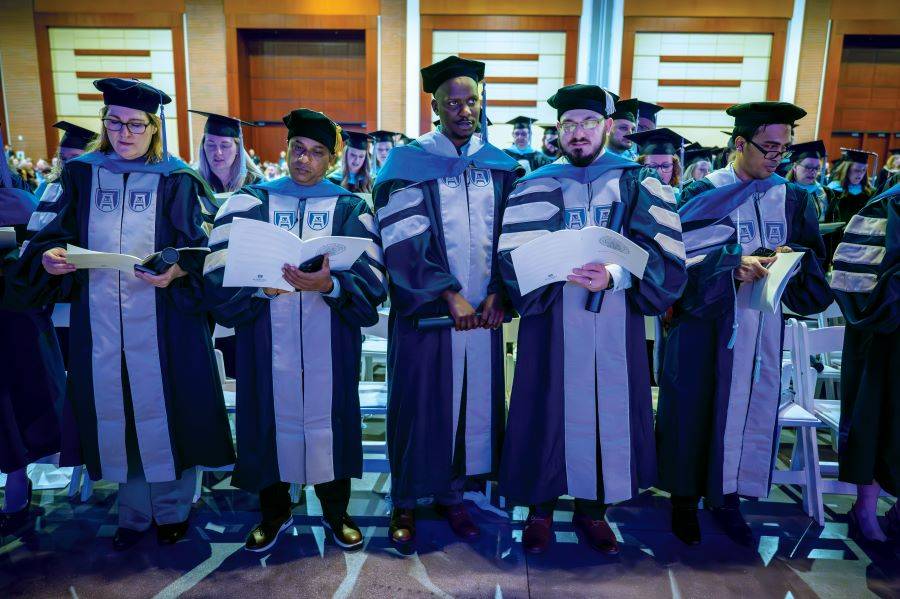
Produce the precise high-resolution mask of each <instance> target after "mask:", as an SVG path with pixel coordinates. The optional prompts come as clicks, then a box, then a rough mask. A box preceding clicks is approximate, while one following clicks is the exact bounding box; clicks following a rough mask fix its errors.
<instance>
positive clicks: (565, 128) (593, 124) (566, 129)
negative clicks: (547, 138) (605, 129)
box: [559, 119, 600, 133]
mask: <svg viewBox="0 0 900 599" xmlns="http://www.w3.org/2000/svg"><path fill="white" fill-rule="evenodd" d="M599 126H600V119H585V120H583V121H581V122H580V123H575V122H573V121H566V122H564V123H560V124H559V128H560V130H561V131H562V132H563V133H575V131H576V130H577V129H578V127H581V128H582V129H584V130H585V131H590V130H592V129H596V128H597V127H599Z"/></svg>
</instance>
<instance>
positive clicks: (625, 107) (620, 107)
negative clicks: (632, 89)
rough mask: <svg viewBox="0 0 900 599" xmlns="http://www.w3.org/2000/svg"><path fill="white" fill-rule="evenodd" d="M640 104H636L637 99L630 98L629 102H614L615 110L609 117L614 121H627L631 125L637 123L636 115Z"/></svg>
mask: <svg viewBox="0 0 900 599" xmlns="http://www.w3.org/2000/svg"><path fill="white" fill-rule="evenodd" d="M639 104H640V102H638V99H637V98H631V99H629V100H618V101H616V110H615V112H613V113H612V114H611V115H609V117H610V118H612V119H616V120H620V119H622V120H628V121H631V122H632V123H636V122H637V115H638V107H639Z"/></svg>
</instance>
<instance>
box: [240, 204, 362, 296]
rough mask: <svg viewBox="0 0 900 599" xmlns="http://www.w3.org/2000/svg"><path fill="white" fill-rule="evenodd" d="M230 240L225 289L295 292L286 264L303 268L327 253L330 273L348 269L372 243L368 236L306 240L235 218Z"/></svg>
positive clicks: (278, 228)
mask: <svg viewBox="0 0 900 599" xmlns="http://www.w3.org/2000/svg"><path fill="white" fill-rule="evenodd" d="M231 223H232V224H231V233H230V235H229V238H228V259H227V260H226V262H225V275H224V277H223V279H222V286H223V287H274V288H275V289H283V290H284V291H294V288H293V286H292V285H291V284H290V283H288V282H287V281H285V280H284V277H283V276H282V275H281V267H282V266H283V265H284V264H294V265H300V264H302V263H304V262H306V261H307V260H309V259H310V258H315V257H316V256H319V255H321V254H328V262H329V264H330V268H331V270H335V271H337V270H347V269H348V268H350V267H351V266H353V263H354V262H356V260H357V259H358V258H359V257H360V256H361V255H362V253H363V252H365V251H366V248H367V247H369V245H370V244H372V240H371V239H366V238H365V237H338V236H326V237H316V238H313V239H309V240H307V241H303V240H302V239H300V238H299V237H297V236H296V235H294V234H293V233H291V232H290V231H288V230H287V229H283V228H281V227H278V226H275V225H273V224H271V223H267V222H263V221H259V220H253V219H250V218H240V217H235V218H234V220H232V221H231Z"/></svg>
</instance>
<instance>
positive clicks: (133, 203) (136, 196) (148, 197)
mask: <svg viewBox="0 0 900 599" xmlns="http://www.w3.org/2000/svg"><path fill="white" fill-rule="evenodd" d="M152 202H153V192H151V191H135V190H132V191H129V192H128V207H129V208H130V209H131V211H132V212H143V211H144V210H146V209H147V208H149V207H150V204H151V203H152Z"/></svg>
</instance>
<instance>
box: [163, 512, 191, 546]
mask: <svg viewBox="0 0 900 599" xmlns="http://www.w3.org/2000/svg"><path fill="white" fill-rule="evenodd" d="M189 526H190V518H189V519H187V520H185V521H184V522H176V523H174V524H157V525H156V542H157V543H159V544H160V545H174V544H175V543H177V542H178V541H180V540H181V539H183V538H184V535H186V534H187V531H188V528H189Z"/></svg>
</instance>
